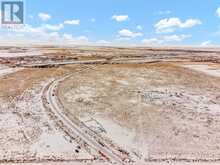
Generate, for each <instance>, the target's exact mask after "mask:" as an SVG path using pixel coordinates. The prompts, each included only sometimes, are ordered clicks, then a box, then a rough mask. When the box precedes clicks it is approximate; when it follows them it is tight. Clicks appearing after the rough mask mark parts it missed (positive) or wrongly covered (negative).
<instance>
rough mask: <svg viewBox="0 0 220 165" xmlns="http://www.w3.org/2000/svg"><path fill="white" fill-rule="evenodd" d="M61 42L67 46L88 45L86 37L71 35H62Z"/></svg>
mask: <svg viewBox="0 0 220 165" xmlns="http://www.w3.org/2000/svg"><path fill="white" fill-rule="evenodd" d="M63 40H64V41H66V42H68V43H69V44H77V45H80V44H89V39H88V38H87V37H86V36H79V37H73V36H72V34H66V33H65V34H63Z"/></svg>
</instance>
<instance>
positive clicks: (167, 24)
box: [154, 17, 202, 33]
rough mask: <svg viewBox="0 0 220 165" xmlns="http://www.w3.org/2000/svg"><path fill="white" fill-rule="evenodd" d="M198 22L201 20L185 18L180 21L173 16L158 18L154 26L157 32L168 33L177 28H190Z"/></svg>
mask: <svg viewBox="0 0 220 165" xmlns="http://www.w3.org/2000/svg"><path fill="white" fill-rule="evenodd" d="M199 24H202V22H201V21H200V20H198V19H187V20H186V21H185V22H182V21H181V20H180V19H179V18H176V17H173V18H165V19H162V20H160V21H159V22H158V23H157V24H155V25H154V27H155V28H156V32H157V33H169V32H174V31H175V30H176V29H177V28H191V27H193V26H195V25H199Z"/></svg>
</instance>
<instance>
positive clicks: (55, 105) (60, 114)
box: [44, 75, 125, 164]
mask: <svg viewBox="0 0 220 165" xmlns="http://www.w3.org/2000/svg"><path fill="white" fill-rule="evenodd" d="M70 76H71V75H68V76H65V77H63V78H61V79H58V80H55V81H53V82H52V83H50V84H49V85H48V86H47V87H46V88H45V89H47V90H46V91H45V92H44V93H45V98H46V100H47V103H48V107H49V108H50V110H51V111H52V113H53V114H54V115H55V116H56V117H57V118H59V119H60V120H61V121H62V122H63V124H64V125H65V126H66V127H68V129H70V130H71V132H72V133H73V134H74V135H77V136H79V137H80V138H81V139H82V140H83V141H84V142H86V143H87V144H88V145H89V146H91V147H92V148H93V149H95V150H96V151H98V152H99V153H101V154H102V155H104V156H106V157H107V158H108V159H109V161H110V162H111V163H117V164H125V163H124V162H123V160H122V159H121V158H120V157H119V156H118V155H117V154H115V153H114V152H113V151H112V150H111V149H110V148H107V147H106V146H104V145H101V144H100V143H99V142H97V140H96V139H94V138H93V137H91V136H90V135H89V134H88V133H87V131H88V130H87V129H82V128H81V127H79V126H78V125H77V124H75V123H74V122H72V121H71V120H70V119H69V118H68V117H67V116H66V115H65V113H64V110H63V109H62V108H61V106H59V105H60V104H59V102H58V100H57V99H56V95H55V91H56V87H57V85H58V84H59V82H61V81H63V80H64V79H66V78H68V77H70Z"/></svg>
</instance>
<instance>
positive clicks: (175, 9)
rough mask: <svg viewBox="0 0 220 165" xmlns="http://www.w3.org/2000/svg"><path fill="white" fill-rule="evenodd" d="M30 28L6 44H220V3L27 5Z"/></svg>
mask: <svg viewBox="0 0 220 165" xmlns="http://www.w3.org/2000/svg"><path fill="white" fill-rule="evenodd" d="M24 2H25V25H24V26H23V27H21V28H19V29H7V28H4V27H1V28H0V42H29V43H30V42H42V43H43V42H45V43H47V42H48V43H51V44H53V43H60V44H78V45H84V44H85V45H89V44H92V45H138V46H139V45H140V46H145V45H146V46H160V45H192V46H194V45H195V46H218V45H219V44H220V0H214V1H210V0H186V1H177V0H166V1H165V0H25V1H24Z"/></svg>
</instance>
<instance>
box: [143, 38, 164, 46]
mask: <svg viewBox="0 0 220 165" xmlns="http://www.w3.org/2000/svg"><path fill="white" fill-rule="evenodd" d="M142 43H143V44H144V45H160V44H162V43H163V41H162V40H160V39H158V38H147V39H143V40H142Z"/></svg>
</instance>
